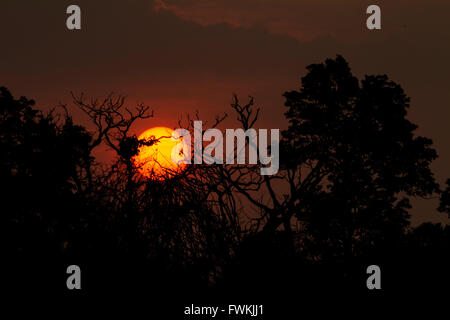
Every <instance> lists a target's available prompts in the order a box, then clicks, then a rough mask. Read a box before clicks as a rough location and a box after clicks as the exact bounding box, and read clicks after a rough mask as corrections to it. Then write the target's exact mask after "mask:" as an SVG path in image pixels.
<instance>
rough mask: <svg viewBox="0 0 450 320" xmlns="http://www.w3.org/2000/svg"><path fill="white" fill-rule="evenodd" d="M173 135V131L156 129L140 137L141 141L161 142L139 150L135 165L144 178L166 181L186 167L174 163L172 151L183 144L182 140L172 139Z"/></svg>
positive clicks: (147, 131) (163, 128) (164, 128)
mask: <svg viewBox="0 0 450 320" xmlns="http://www.w3.org/2000/svg"><path fill="white" fill-rule="evenodd" d="M172 133H173V129H170V128H167V127H154V128H151V129H148V130H146V131H144V132H143V133H142V134H141V135H140V136H139V140H146V141H151V140H154V139H158V140H159V141H157V142H155V144H153V145H144V146H141V147H140V148H139V153H138V155H137V156H136V157H135V163H136V165H137V167H138V168H139V171H140V173H141V174H142V175H143V176H145V177H154V178H156V179H165V178H166V177H168V176H171V175H173V174H174V173H175V172H178V171H180V170H181V169H182V167H183V166H184V165H183V164H177V163H174V162H173V161H172V158H171V154H172V149H173V148H174V147H175V146H176V145H177V144H179V143H180V142H181V140H179V141H177V140H174V139H172Z"/></svg>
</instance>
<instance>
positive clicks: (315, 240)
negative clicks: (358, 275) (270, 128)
mask: <svg viewBox="0 0 450 320" xmlns="http://www.w3.org/2000/svg"><path fill="white" fill-rule="evenodd" d="M307 69H308V74H307V75H306V76H305V77H303V78H302V87H301V89H300V91H292V92H287V93H285V95H284V96H285V97H286V106H287V107H288V108H289V110H288V112H287V113H286V117H287V119H288V120H289V128H288V130H286V131H285V132H284V134H283V137H284V140H283V141H284V146H285V152H286V153H285V157H284V159H285V165H286V167H285V168H286V170H287V171H288V172H290V175H291V176H292V179H290V184H291V186H292V189H293V193H292V194H291V196H292V197H293V199H295V203H294V205H293V207H292V209H291V210H288V211H287V212H286V213H285V214H287V215H294V216H295V217H296V218H297V219H299V220H300V221H302V222H303V223H304V226H305V229H306V240H310V241H308V243H309V244H310V247H312V248H314V249H315V250H316V252H317V254H318V255H320V256H322V257H326V256H329V255H331V256H335V255H337V256H347V257H351V256H353V255H354V254H356V253H359V254H363V253H364V251H366V250H367V249H370V248H371V247H373V246H374V245H375V243H377V242H380V241H391V242H392V241H393V240H394V239H395V238H396V237H399V236H400V235H401V234H402V233H403V232H404V230H405V227H406V226H407V225H408V223H409V222H408V213H407V209H408V208H409V207H410V205H409V197H411V196H422V197H425V196H427V195H430V194H432V193H434V192H436V191H438V185H437V184H436V182H435V181H434V178H433V174H432V172H431V170H430V164H431V162H432V160H434V159H435V158H436V157H437V154H436V151H435V150H434V149H433V148H432V147H431V144H432V141H431V140H430V139H428V138H425V137H420V136H415V135H414V130H415V129H416V128H417V126H416V125H415V124H413V123H411V122H410V121H409V120H408V119H407V118H406V116H407V109H408V108H409V98H408V97H407V96H406V95H405V93H404V92H403V90H402V88H401V87H400V86H399V85H398V84H396V83H394V82H392V81H390V80H389V79H388V77H387V76H385V75H382V76H365V78H364V79H363V80H362V81H361V82H359V81H358V79H357V78H356V77H354V76H353V75H352V73H351V71H350V68H349V66H348V64H347V62H346V61H345V59H344V58H343V57H341V56H337V58H336V59H334V60H333V59H327V60H326V61H325V63H321V64H313V65H310V66H308V68H307ZM294 177H295V178H294Z"/></svg>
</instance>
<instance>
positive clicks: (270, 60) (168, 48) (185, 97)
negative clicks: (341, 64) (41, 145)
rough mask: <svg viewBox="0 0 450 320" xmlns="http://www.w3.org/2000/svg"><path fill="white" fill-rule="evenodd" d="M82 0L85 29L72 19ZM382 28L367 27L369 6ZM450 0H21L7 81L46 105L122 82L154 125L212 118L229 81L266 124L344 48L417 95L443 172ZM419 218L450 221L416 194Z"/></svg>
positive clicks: (5, 12) (12, 19)
mask: <svg viewBox="0 0 450 320" xmlns="http://www.w3.org/2000/svg"><path fill="white" fill-rule="evenodd" d="M70 4H77V5H79V6H80V7H81V12H82V29H81V30H79V31H69V30H67V28H66V25H65V22H66V18H67V14H66V8H67V6H68V5H70ZM370 4H377V5H379V6H380V7H381V10H382V30H381V31H369V30H367V29H366V26H365V21H366V17H367V15H366V14H365V11H366V8H367V6H368V5H370ZM449 14H450V2H449V1H447V0H427V1H425V0H422V1H417V0H396V1H392V0H390V1H379V0H377V1H364V0H346V1H336V0H308V1H306V0H218V1H213V0H198V1H197V0H192V1H191V0H189V1H188V0H141V1H133V0H128V1H117V0H115V1H111V0H108V1H106V0H96V1H92V0H91V1H86V0H77V1H49V0H40V1H31V0H29V1H22V0H6V1H5V0H2V1H1V4H0V30H1V31H2V35H1V36H2V40H1V43H2V45H1V50H0V85H3V86H6V87H8V88H9V89H10V91H11V92H12V93H13V95H15V96H19V95H25V96H27V97H29V98H33V99H35V100H36V102H37V105H38V106H39V108H41V109H43V110H48V109H50V108H51V107H54V106H56V105H58V104H59V103H66V104H68V107H69V110H70V111H71V112H72V113H73V114H74V117H75V119H76V120H78V121H80V122H82V123H83V121H85V119H84V118H83V117H82V116H81V114H80V113H79V112H78V111H77V110H75V109H73V108H72V107H73V106H71V96H70V92H71V91H73V92H74V93H81V92H83V93H84V94H85V95H87V96H93V97H98V98H101V97H104V96H105V95H106V94H108V93H110V92H116V93H120V94H123V95H126V96H127V97H128V100H127V101H128V103H129V104H130V105H133V104H136V103H137V102H144V103H146V104H148V105H150V106H152V107H153V109H154V111H155V118H153V119H150V120H148V121H147V122H140V123H138V125H137V126H136V128H135V132H136V134H139V133H141V132H142V131H144V130H145V129H147V128H150V127H154V126H172V127H175V126H176V125H177V120H178V119H179V117H180V116H181V115H182V114H186V113H194V112H195V110H198V111H199V113H200V117H201V118H202V119H205V120H208V119H209V120H212V119H214V116H215V115H217V114H221V113H223V112H225V111H230V110H229V104H230V102H231V97H232V94H233V93H237V94H238V95H239V96H240V97H241V98H242V100H245V99H246V97H247V96H248V95H251V96H254V97H255V99H256V102H257V104H258V105H259V106H260V107H261V109H262V110H261V112H262V113H261V122H260V124H259V126H260V127H266V128H285V127H286V125H287V122H286V120H285V119H284V116H283V113H284V112H285V109H286V108H285V107H284V106H283V104H284V100H283V97H282V94H283V93H284V92H285V91H288V90H294V89H298V88H299V86H300V77H301V76H303V75H304V74H305V72H306V70H305V67H306V66H307V65H309V64H311V63H319V62H322V61H323V60H324V59H325V58H327V57H330V58H333V57H335V55H336V54H341V55H343V56H344V57H345V58H346V59H347V60H348V61H349V63H350V66H351V67H352V70H353V72H354V74H355V75H357V76H359V77H361V76H362V75H364V74H388V75H389V77H390V78H391V79H392V80H394V81H395V82H397V83H399V84H401V86H402V87H403V88H404V89H405V91H406V93H407V95H409V96H410V97H411V110H410V114H409V118H410V120H411V121H413V122H415V123H417V124H418V125H419V130H418V131H417V132H418V134H421V135H425V136H427V137H430V138H432V139H433V141H434V144H435V147H436V149H437V151H438V153H439V159H437V160H436V161H435V163H434V165H433V169H434V172H435V173H436V176H437V179H438V181H439V182H440V183H443V182H444V181H445V180H446V179H447V178H450V165H449V163H450V149H449V148H448V145H449V143H450V126H449V119H450V105H449V104H450V102H449V101H450V78H449V75H448V73H449V71H450V62H449V60H448V59H449V57H450V33H449V30H450V19H449V18H448V16H449ZM414 204H415V205H416V207H415V209H414V210H413V217H412V222H413V224H417V223H418V222H422V221H426V220H431V221H436V222H448V219H446V215H445V214H440V213H438V212H436V210H435V208H436V206H437V202H436V201H434V202H433V201H422V200H421V201H416V202H415V203H414Z"/></svg>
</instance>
